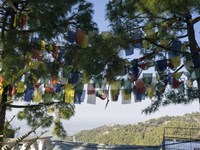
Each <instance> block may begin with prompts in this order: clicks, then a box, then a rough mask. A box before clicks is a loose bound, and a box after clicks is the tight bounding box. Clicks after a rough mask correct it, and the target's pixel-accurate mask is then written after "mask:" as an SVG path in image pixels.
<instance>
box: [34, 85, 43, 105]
mask: <svg viewBox="0 0 200 150" xmlns="http://www.w3.org/2000/svg"><path fill="white" fill-rule="evenodd" d="M33 95H34V97H33V101H34V102H37V103H39V102H41V100H42V91H41V90H40V89H38V88H36V89H35V90H34V93H33Z"/></svg>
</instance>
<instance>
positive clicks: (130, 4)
mask: <svg viewBox="0 0 200 150" xmlns="http://www.w3.org/2000/svg"><path fill="white" fill-rule="evenodd" d="M199 6H200V2H198V1H195V0H190V1H189V0H188V1H187V0H185V1H184V2H182V1H180V0H175V1H170V0H167V1H164V0H161V1H158V0H151V1H150V0H149V1H144V0H140V1H135V0H115V1H114V0H113V1H109V3H108V4H107V18H108V19H109V21H110V26H111V31H109V32H102V33H101V34H99V32H98V28H97V24H96V23H95V22H94V21H93V20H92V13H93V9H92V4H91V3H89V2H87V1H86V0H67V1H66V0H61V1H59V2H58V1H57V0H51V1H48V2H45V1H43V0H39V1H37V2H36V1H33V0H5V1H3V2H1V3H0V29H1V30H0V31H1V42H0V43H1V53H0V55H1V59H0V62H1V78H0V86H1V90H0V95H1V100H0V134H2V133H3V126H4V123H5V113H6V108H24V110H23V111H20V113H19V114H18V118H19V119H26V120H27V122H28V125H30V126H32V127H35V126H37V125H38V124H41V122H44V124H42V127H49V126H50V125H51V124H52V123H54V125H55V126H54V128H53V129H54V132H53V133H54V134H56V135H59V136H61V137H64V136H65V135H66V132H65V131H64V128H63V126H62V122H61V120H60V118H64V119H69V118H70V117H71V116H73V115H74V113H75V112H74V103H78V104H80V103H81V102H82V101H83V96H84V91H83V87H84V84H85V83H90V81H91V80H92V81H93V83H96V87H98V88H99V89H101V92H95V90H94V88H95V86H94V84H89V88H88V91H87V94H93V95H94V96H97V95H98V97H100V98H101V99H106V98H107V99H108V101H109V92H108V91H109V88H110V91H111V92H110V94H111V100H112V101H117V100H118V95H119V90H120V89H121V87H122V89H123V92H122V95H123V99H124V100H129V99H130V98H131V93H132V92H134V94H135V101H141V100H143V99H144V98H145V97H148V98H150V99H152V101H153V103H152V104H151V106H149V107H148V108H146V109H145V110H144V112H145V113H151V112H154V111H156V110H158V108H159V106H161V105H168V104H170V103H189V102H190V101H192V100H194V99H196V98H198V99H199V98H200V94H199V87H200V78H199V77H200V73H199V72H200V59H199V46H198V42H197V40H196V34H195V32H196V31H195V29H194V26H195V25H196V24H197V23H198V22H199V20H200V16H199V8H200V7H199ZM122 50H125V53H126V55H127V56H128V55H132V54H133V52H135V53H136V51H138V52H139V53H138V54H139V55H137V56H136V57H138V58H135V57H134V58H132V59H127V58H126V57H125V58H124V57H122V56H121V55H120V52H121V51H122ZM140 56H141V57H140ZM153 67H155V68H156V76H153V74H152V72H154V71H152V70H151V68H153ZM184 67H185V69H184ZM194 81H195V82H194ZM103 85H109V86H103ZM105 87H106V90H105ZM91 98H94V97H92V96H91ZM19 99H20V100H21V99H23V100H24V101H26V102H28V105H15V103H13V102H15V101H17V100H19ZM32 102H33V103H32ZM125 103H127V102H125Z"/></svg>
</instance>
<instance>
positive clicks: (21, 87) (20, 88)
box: [17, 81, 25, 93]
mask: <svg viewBox="0 0 200 150" xmlns="http://www.w3.org/2000/svg"><path fill="white" fill-rule="evenodd" d="M24 91H25V87H24V82H21V81H19V82H18V83H17V93H24Z"/></svg>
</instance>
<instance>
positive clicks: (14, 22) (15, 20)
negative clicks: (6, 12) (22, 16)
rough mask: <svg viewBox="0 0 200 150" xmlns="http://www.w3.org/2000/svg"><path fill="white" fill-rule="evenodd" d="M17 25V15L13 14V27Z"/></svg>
mask: <svg viewBox="0 0 200 150" xmlns="http://www.w3.org/2000/svg"><path fill="white" fill-rule="evenodd" d="M16 26H17V15H16V14H15V15H14V21H13V27H14V28H15V27H16Z"/></svg>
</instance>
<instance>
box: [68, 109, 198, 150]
mask: <svg viewBox="0 0 200 150" xmlns="http://www.w3.org/2000/svg"><path fill="white" fill-rule="evenodd" d="M166 127H176V128H177V127H178V128H200V113H199V112H195V113H190V114H188V113H186V114H185V115H183V116H163V117H160V118H157V119H150V120H147V121H144V122H138V123H136V124H126V125H119V124H116V125H113V124H112V125H103V126H100V127H97V128H94V129H90V130H83V131H80V132H79V133H77V134H75V135H73V136H69V137H67V140H68V141H72V139H73V138H74V137H75V139H76V141H77V142H86V143H101V144H127V145H151V146H155V145H160V143H161V142H162V140H163V132H164V128H166ZM170 132H172V131H170ZM173 132H174V131H173ZM176 132H177V131H176ZM185 132H186V131H178V133H179V134H180V135H181V134H185ZM199 136H200V133H199Z"/></svg>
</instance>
